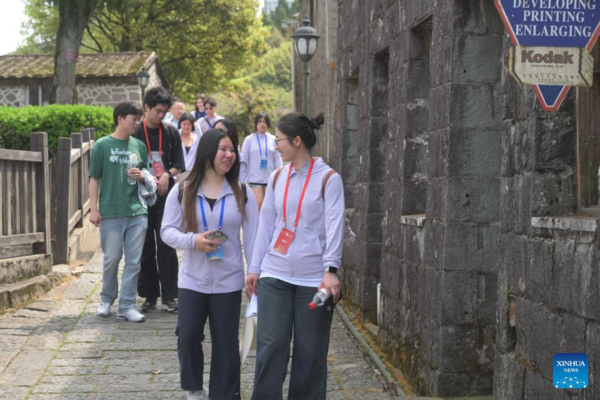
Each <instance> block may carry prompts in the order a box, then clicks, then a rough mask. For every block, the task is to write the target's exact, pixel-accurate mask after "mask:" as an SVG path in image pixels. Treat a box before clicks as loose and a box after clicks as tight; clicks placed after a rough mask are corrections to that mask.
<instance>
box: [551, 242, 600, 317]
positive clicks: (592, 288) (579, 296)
mask: <svg viewBox="0 0 600 400" xmlns="http://www.w3.org/2000/svg"><path fill="white" fill-rule="evenodd" d="M594 247H595V246H593V245H584V244H581V243H579V244H577V246H576V248H575V264H574V266H573V272H572V275H571V277H570V279H568V281H567V282H569V283H570V292H571V294H572V296H573V311H574V312H575V313H576V314H577V315H581V316H582V317H585V318H590V319H594V320H596V321H600V291H599V290H598V287H600V270H599V269H598V268H597V265H598V261H597V260H598V256H600V253H598V250H596V249H595V248H594ZM556 287H558V284H557V285H556Z"/></svg>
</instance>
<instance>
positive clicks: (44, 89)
mask: <svg viewBox="0 0 600 400" xmlns="http://www.w3.org/2000/svg"><path fill="white" fill-rule="evenodd" d="M51 91H52V85H50V84H46V85H29V86H27V105H30V106H47V105H48V104H50V92H51Z"/></svg>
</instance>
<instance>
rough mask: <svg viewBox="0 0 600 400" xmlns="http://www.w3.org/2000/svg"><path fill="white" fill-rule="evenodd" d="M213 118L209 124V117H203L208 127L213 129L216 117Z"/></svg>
mask: <svg viewBox="0 0 600 400" xmlns="http://www.w3.org/2000/svg"><path fill="white" fill-rule="evenodd" d="M213 119H214V120H215V122H214V123H213V124H212V125H211V124H210V118H208V116H206V117H204V120H205V121H206V125H208V128H209V129H215V125H217V117H216V116H215V117H214V118H213Z"/></svg>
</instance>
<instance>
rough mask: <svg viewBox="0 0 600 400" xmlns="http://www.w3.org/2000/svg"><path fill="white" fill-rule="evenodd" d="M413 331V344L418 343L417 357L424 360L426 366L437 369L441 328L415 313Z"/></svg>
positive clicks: (432, 321)
mask: <svg viewBox="0 0 600 400" xmlns="http://www.w3.org/2000/svg"><path fill="white" fill-rule="evenodd" d="M414 329H415V343H418V346H417V347H416V348H415V351H416V352H417V354H418V357H419V358H422V359H423V360H425V363H426V364H427V365H429V366H431V367H433V368H435V369H438V368H439V365H440V362H441V359H440V351H441V349H440V346H441V327H440V326H439V325H438V323H437V322H436V321H435V320H432V319H430V318H427V317H426V316H424V315H421V314H418V313H416V314H415V315H414Z"/></svg>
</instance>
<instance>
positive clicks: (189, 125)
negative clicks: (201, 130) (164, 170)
mask: <svg viewBox="0 0 600 400" xmlns="http://www.w3.org/2000/svg"><path fill="white" fill-rule="evenodd" d="M195 122H196V121H195V120H194V117H193V115H192V114H188V113H183V114H182V115H181V118H179V134H180V135H181V146H182V151H183V158H184V160H185V171H186V172H184V173H180V174H179V176H178V177H177V180H179V181H182V180H183V179H185V176H183V174H185V175H186V176H187V174H188V173H189V171H191V170H192V167H193V166H194V161H195V160H196V152H197V151H198V142H199V141H200V136H199V135H197V134H196V132H195V131H196V126H195Z"/></svg>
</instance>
